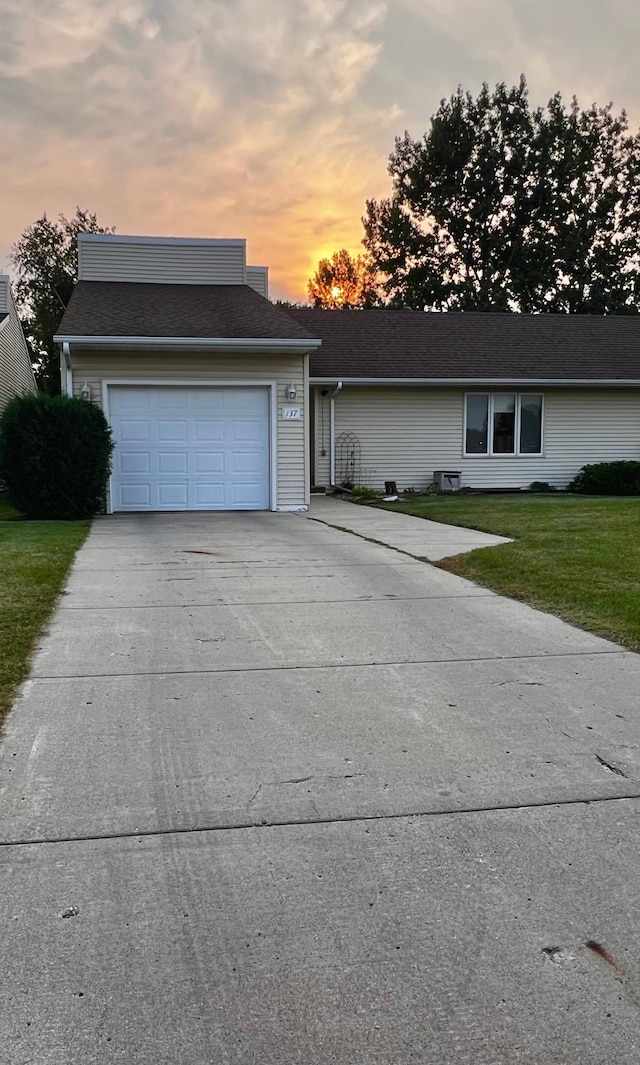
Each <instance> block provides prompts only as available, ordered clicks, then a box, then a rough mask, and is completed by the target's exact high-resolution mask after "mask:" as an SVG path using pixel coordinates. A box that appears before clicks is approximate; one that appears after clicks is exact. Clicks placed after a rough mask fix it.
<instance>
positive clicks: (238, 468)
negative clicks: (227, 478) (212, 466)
mask: <svg viewBox="0 0 640 1065" xmlns="http://www.w3.org/2000/svg"><path fill="white" fill-rule="evenodd" d="M229 462H230V469H229V473H230V474H231V476H232V477H233V476H234V475H235V474H247V473H248V474H252V475H253V477H254V478H255V477H256V475H257V474H264V472H265V462H264V455H263V454H262V452H261V451H232V452H231V453H230V455H229Z"/></svg>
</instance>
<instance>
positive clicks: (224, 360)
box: [72, 351, 308, 508]
mask: <svg viewBox="0 0 640 1065" xmlns="http://www.w3.org/2000/svg"><path fill="white" fill-rule="evenodd" d="M72 358H73V391H74V395H76V396H79V395H80V392H81V389H82V387H83V385H84V383H85V381H86V382H87V384H88V385H89V386H90V388H91V393H92V399H93V400H94V402H96V403H100V404H101V403H102V382H103V380H105V379H106V380H118V381H128V380H135V381H143V380H146V379H148V380H150V381H151V380H153V381H156V382H157V381H161V382H167V383H170V382H172V381H176V382H181V383H189V384H191V383H193V384H197V383H198V381H206V382H215V381H240V382H241V381H252V382H258V383H259V382H260V381H264V382H265V383H270V382H271V381H275V382H276V384H277V400H278V403H277V407H278V411H277V427H276V435H277V453H278V454H277V457H278V462H277V506H278V507H282V508H288V507H292V508H293V507H303V506H305V504H306V503H307V500H308V496H307V485H306V471H305V447H304V439H305V436H304V434H305V413H306V412H305V404H304V357H303V356H301V355H296V356H287V355H281V356H277V355H275V356H274V355H265V356H260V355H252V356H245V355H176V354H175V353H173V354H169V353H167V352H163V353H157V354H156V353H155V352H146V353H144V354H142V353H138V352H118V353H115V352H114V353H111V352H104V351H84V352H74V354H73V356H72ZM291 384H293V385H295V388H296V390H297V396H296V399H295V402H294V403H291V402H290V401H289V400H288V399H287V391H286V390H287V389H288V387H289V385H291ZM283 406H296V407H300V408H301V415H302V417H301V420H300V421H299V422H296V421H283V419H282V417H281V411H282V407H283Z"/></svg>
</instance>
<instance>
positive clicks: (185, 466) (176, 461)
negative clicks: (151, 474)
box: [158, 451, 189, 474]
mask: <svg viewBox="0 0 640 1065" xmlns="http://www.w3.org/2000/svg"><path fill="white" fill-rule="evenodd" d="M188 472H189V460H188V455H187V452H186V451H159V452H158V473H159V474H164V473H181V474H185V473H188Z"/></svg>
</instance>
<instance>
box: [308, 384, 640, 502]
mask: <svg viewBox="0 0 640 1065" xmlns="http://www.w3.org/2000/svg"><path fill="white" fill-rule="evenodd" d="M469 391H472V390H469ZM475 391H481V389H476V390H475ZM494 391H498V390H494ZM502 391H505V392H507V391H509V390H508V389H504V390H502ZM520 391H521V392H540V391H542V393H543V395H544V453H543V455H538V456H536V455H523V456H504V455H500V456H486V455H475V456H465V455H464V454H463V444H464V396H465V390H463V389H446V388H442V389H423V388H418V387H413V388H403V387H399V388H395V387H384V386H376V387H371V388H366V387H355V386H354V387H349V385H347V384H345V386H344V389H343V390H342V392H340V393H339V394H338V396H336V400H335V405H336V438H338V437H339V434H340V433H343V432H350V433H355V435H356V436H357V437H358V439H359V441H360V447H361V453H362V458H361V466H362V478H361V479H362V481H363V482H366V483H368V484H370V485H371V486H372V487H375V488H384V482H385V480H395V481H396V482H397V484H398V488H400V489H404V488H416V489H418V490H419V489H421V488H425V487H426V485H427V484H429V482H430V481H431V479H432V475H433V472H434V470H447V469H448V470H459V471H460V472H461V473H462V484H463V485H464V486H467V487H470V488H525V487H527V486H528V485H530V484H531V482H532V481H548V482H549V483H550V484H553V485H556V486H557V487H565V486H566V485H567V484H568V482H569V481H570V480H571V479H572V478H573V477H574V476H575V474H576V473H577V472H578V470H579V469H580V467H581V466H583V465H585V464H586V463H591V462H610V461H614V460H616V459H636V460H640V389H631V388H629V389H595V388H594V389H577V388H576V389H559V388H557V389H542V390H541V389H535V388H528V389H527V388H522V389H521V390H520ZM316 396H317V399H316V403H317V406H316V434H315V435H316V482H317V483H318V484H328V483H329V396H328V395H327V397H326V399H324V400H322V398H321V397H320V396H319V389H316ZM323 403H324V407H325V415H324V421H325V433H324V439H325V448H326V452H327V454H326V456H325V458H322V456H321V454H320V452H321V447H322V439H321V437H322V431H321V410H322V405H323ZM336 478H337V480H338V481H339V480H340V479H341V470H340V467H339V462H338V461H337V466H336Z"/></svg>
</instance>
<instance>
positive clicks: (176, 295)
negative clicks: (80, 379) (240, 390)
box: [58, 281, 311, 340]
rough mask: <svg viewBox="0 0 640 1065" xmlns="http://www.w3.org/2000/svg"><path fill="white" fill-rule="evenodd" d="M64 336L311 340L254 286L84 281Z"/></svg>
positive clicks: (62, 326)
mask: <svg viewBox="0 0 640 1065" xmlns="http://www.w3.org/2000/svg"><path fill="white" fill-rule="evenodd" d="M58 335H59V336H71V337H73V336H84V337H88V336H92V337H93V336H110V337H118V336H120V337H190V338H193V339H196V338H198V339H199V338H203V339H204V338H224V339H227V340H236V339H238V340H240V339H250V340H308V339H310V337H311V334H310V333H308V332H307V331H306V329H305V327H304V325H303V323H302V322H296V321H294V320H293V319H292V318H290V317H289V315H288V314H287V313H286V312H285V311H283V310H282V308H280V307H276V306H274V304H273V303H270V302H269V300H266V299H264V297H263V296H260V295H259V293H257V292H254V290H253V289H252V288H249V286H248V285H165V284H141V283H136V282H128V281H127V282H125V281H79V282H78V284H77V285H76V287H75V289H74V291H73V295H72V297H71V299H70V301H69V306H68V307H67V309H66V311H65V313H64V317H63V319H62V321H61V323H60V325H59V327H58Z"/></svg>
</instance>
